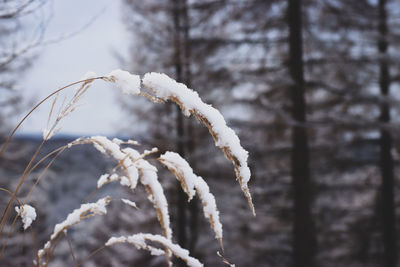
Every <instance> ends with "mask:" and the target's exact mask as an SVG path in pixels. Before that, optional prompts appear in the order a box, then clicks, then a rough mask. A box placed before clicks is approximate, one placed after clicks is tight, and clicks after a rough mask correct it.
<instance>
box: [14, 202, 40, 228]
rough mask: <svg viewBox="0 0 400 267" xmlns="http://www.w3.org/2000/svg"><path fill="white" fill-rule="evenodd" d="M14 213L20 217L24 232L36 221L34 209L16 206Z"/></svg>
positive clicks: (27, 206) (26, 206) (26, 205)
mask: <svg viewBox="0 0 400 267" xmlns="http://www.w3.org/2000/svg"><path fill="white" fill-rule="evenodd" d="M15 211H16V212H17V214H18V216H20V217H21V219H22V222H23V224H24V230H26V229H27V228H28V227H29V226H31V224H32V222H33V221H34V220H36V210H35V208H34V207H32V206H30V205H28V204H25V205H23V206H19V207H18V206H16V207H15Z"/></svg>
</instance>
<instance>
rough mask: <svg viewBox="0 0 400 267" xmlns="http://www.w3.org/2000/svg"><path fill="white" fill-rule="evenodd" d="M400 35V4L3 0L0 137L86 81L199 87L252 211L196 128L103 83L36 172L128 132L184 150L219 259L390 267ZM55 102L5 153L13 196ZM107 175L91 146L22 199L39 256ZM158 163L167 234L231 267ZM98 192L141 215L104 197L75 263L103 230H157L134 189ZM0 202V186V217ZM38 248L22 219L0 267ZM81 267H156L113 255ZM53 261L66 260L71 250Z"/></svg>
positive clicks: (383, 0) (79, 230)
mask: <svg viewBox="0 0 400 267" xmlns="http://www.w3.org/2000/svg"><path fill="white" fill-rule="evenodd" d="M399 26H400V2H399V1H396V0H357V1H348V0H262V1H261V0H164V1H157V0H146V1H142V0H119V1H117V0H114V1H107V0H69V1H61V0H0V138H1V143H4V142H5V140H6V138H7V136H8V135H9V133H10V132H11V130H12V129H13V128H14V127H15V126H16V125H17V123H18V122H19V121H20V120H21V118H22V117H23V116H24V114H26V113H27V112H28V111H29V109H30V108H31V107H33V106H34V105H35V104H36V103H37V102H38V101H40V100H41V99H42V98H44V97H45V96H46V95H48V94H50V93H51V92H53V91H54V90H56V89H58V88H59V87H61V86H64V85H66V84H68V83H71V82H74V81H77V80H79V79H80V78H81V77H82V76H83V75H84V74H85V73H86V72H87V71H94V72H96V73H97V74H98V75H104V74H107V73H109V72H110V71H111V70H113V69H116V68H121V69H126V70H129V71H130V72H132V73H137V74H140V75H143V74H144V73H146V72H149V71H156V72H164V73H166V74H168V75H169V76H171V77H173V78H175V79H176V80H178V81H180V82H183V83H185V84H187V85H188V86H189V87H190V88H193V89H194V90H196V91H197V92H198V93H199V95H200V96H201V97H202V99H203V100H204V101H205V102H207V103H210V104H212V105H213V106H214V107H216V108H217V109H219V110H220V111H221V112H222V114H223V115H224V116H225V118H226V120H227V123H228V125H229V126H231V127H232V128H233V129H234V130H235V131H236V132H237V133H238V135H239V137H240V139H241V143H242V146H243V147H244V148H245V149H246V150H248V151H249V165H250V168H251V170H252V179H251V182H250V190H251V192H252V195H253V200H254V204H255V207H256V212H257V216H256V217H253V216H252V214H251V211H250V210H249V208H248V206H247V202H246V200H245V198H244V197H243V195H242V194H241V192H240V187H239V185H238V184H237V182H236V181H235V174H234V171H233V168H232V165H231V163H230V162H228V161H227V160H226V159H225V158H224V156H223V154H222V152H221V151H219V149H218V148H216V147H215V145H214V142H213V140H212V137H211V136H210V135H209V133H208V131H207V129H206V128H205V127H203V126H202V125H200V124H198V123H197V122H196V121H195V120H194V119H193V118H185V117H183V115H182V114H181V113H180V111H179V110H178V109H177V107H176V106H175V105H174V104H163V105H156V104H153V103H150V102H149V101H147V100H146V99H141V98H135V97H126V95H124V96H123V95H121V94H120V92H119V90H117V88H115V86H112V85H110V84H106V83H104V82H101V81H96V82H95V83H94V85H93V86H92V87H91V88H90V89H89V91H88V93H87V95H86V96H85V98H84V100H83V103H84V105H82V106H81V107H79V109H78V110H77V111H76V112H74V113H73V114H71V116H69V117H68V118H66V119H65V120H64V121H62V123H61V125H60V126H61V129H60V130H59V132H58V134H57V135H56V136H54V137H53V138H52V139H50V140H49V141H47V142H46V144H45V146H44V147H43V149H42V151H41V152H40V154H39V157H38V159H37V160H36V161H38V160H39V159H40V158H41V157H43V156H45V155H46V154H47V153H49V152H50V151H52V150H54V149H56V148H58V147H60V146H62V145H65V144H67V143H68V142H70V141H71V140H74V139H75V138H78V137H79V136H91V135H97V134H101V135H107V136H109V137H115V136H117V137H120V138H132V139H134V140H137V141H139V142H140V143H141V144H143V146H142V147H141V148H151V147H153V146H157V147H158V148H160V150H161V151H165V150H172V151H177V152H179V153H180V154H181V155H184V156H185V158H186V159H188V161H189V162H190V164H191V166H192V167H193V169H194V171H195V173H196V174H198V175H200V176H202V177H203V178H204V179H205V180H206V181H207V182H208V183H209V185H210V190H211V192H212V193H213V194H214V195H215V196H216V202H217V206H218V208H219V210H220V216H221V220H222V223H223V226H224V228H223V229H224V246H225V252H224V256H225V258H226V259H227V260H228V261H230V262H232V263H235V264H236V266H274V267H279V266H285V267H286V266H296V267H313V266H324V267H325V266H326V267H330V266H332V267H333V266H374V267H375V266H385V267H395V266H400V260H399V259H398V252H399V249H400V244H399V240H400V239H399V237H400V236H399V234H398V231H397V230H398V229H399V226H400V225H399V223H400V220H399V216H400V209H399V208H398V206H399V204H400V197H399V189H400V188H399V187H400V184H399V177H398V175H397V174H398V172H399V160H400V154H399V153H400V152H399V151H400V138H399V136H400V135H399V134H400V128H399V127H400V124H399V122H400V120H399V119H398V118H397V117H398V116H399V112H400V108H399V107H400V105H399V103H400V91H399V89H400V87H399V85H400V27H399ZM72 92H73V90H69V91H68V90H67V91H66V92H65V93H64V94H65V95H66V96H68V95H71V94H72ZM62 97H63V96H62ZM50 108H51V101H49V102H48V103H45V104H44V105H42V106H41V107H40V108H39V109H38V110H36V111H35V112H34V113H33V114H32V115H31V116H30V117H29V118H28V120H27V121H26V122H25V123H24V124H23V125H22V127H21V129H20V130H19V131H18V132H17V134H16V135H15V137H14V139H13V141H12V142H11V143H10V145H9V147H8V148H7V150H6V152H5V153H4V154H3V155H2V156H1V158H0V187H2V188H6V189H9V190H14V189H15V188H16V186H17V182H18V178H19V177H21V175H22V173H23V172H24V169H25V167H26V166H27V164H28V162H29V161H30V159H31V157H32V156H33V154H34V152H35V150H36V148H37V147H38V146H39V145H40V143H41V141H42V129H44V128H46V127H47V126H46V125H47V121H48V114H49V110H50ZM49 160H50V159H49ZM49 160H47V161H45V162H44V164H42V165H40V167H38V168H37V169H35V170H34V171H33V173H32V175H30V176H29V177H28V179H27V181H26V182H25V184H24V186H23V187H22V188H21V190H20V191H19V193H18V196H19V197H21V198H22V197H24V196H26V194H27V193H28V190H29V188H30V186H31V185H32V184H33V183H34V182H35V181H36V180H37V178H38V177H39V176H40V174H41V172H42V171H43V170H44V168H45V166H46V163H48V162H49ZM114 166H115V162H113V161H112V160H111V159H109V158H106V157H104V156H102V155H101V154H99V153H98V151H96V150H95V149H93V148H91V147H89V146H78V147H74V148H71V149H68V150H66V151H65V152H63V153H62V155H60V157H58V158H57V160H55V161H54V163H53V164H52V166H51V167H50V168H49V170H47V172H46V173H45V175H44V178H43V179H42V181H41V182H40V184H39V186H38V187H37V188H36V189H35V191H34V193H33V195H32V196H31V198H30V203H31V204H32V205H33V206H35V207H36V208H37V211H38V218H37V220H36V221H35V222H34V223H33V227H34V230H35V233H36V239H37V241H38V245H39V247H42V246H43V244H44V242H45V241H46V240H48V238H49V236H50V234H51V232H52V230H53V228H54V225H55V224H56V223H58V222H60V221H62V220H64V218H65V217H66V216H67V214H68V213H70V212H71V211H72V210H73V209H75V208H78V207H79V205H80V203H82V202H83V201H84V200H85V198H86V197H87V196H88V194H89V193H90V192H91V191H92V190H93V189H94V188H95V187H96V182H97V179H98V178H99V176H100V175H101V174H103V173H106V172H109V171H111V170H112V168H113V167H114ZM159 167H160V168H159V179H160V181H161V183H162V184H163V186H164V188H165V191H166V194H167V199H168V202H169V205H170V206H169V207H170V214H171V220H172V224H173V231H174V241H175V242H176V243H179V244H180V245H181V246H183V247H185V248H188V249H189V250H190V251H191V253H192V254H193V255H194V256H196V257H197V258H199V259H200V260H201V261H202V262H204V263H205V265H206V266H225V264H224V263H223V262H222V259H221V258H220V257H218V256H217V254H216V251H218V250H220V248H219V244H218V242H217V241H216V240H215V239H214V234H213V232H212V230H210V229H209V225H208V222H207V221H206V220H205V219H204V218H203V214H202V211H201V204H200V203H199V202H198V200H195V201H192V202H191V203H190V204H188V203H187V202H186V200H185V198H184V196H182V192H181V190H180V189H179V188H178V185H177V183H176V181H175V178H174V177H173V176H172V175H171V174H170V173H168V172H166V171H165V169H163V168H162V167H161V166H159ZM106 194H111V195H112V196H114V197H116V198H117V197H118V198H120V197H125V198H129V199H132V200H134V201H135V202H136V203H137V204H138V206H139V207H140V209H139V210H135V209H132V208H131V207H128V206H122V205H121V204H120V203H112V204H111V205H110V207H109V211H108V214H107V215H106V216H99V217H97V218H92V219H90V220H88V221H86V222H85V223H83V224H80V225H77V226H75V227H74V228H72V229H71V230H69V232H68V233H69V236H70V239H71V243H72V247H73V250H74V252H75V256H76V258H77V260H78V261H79V262H81V261H83V260H84V259H85V258H86V257H87V256H88V255H89V254H90V253H91V252H92V251H94V250H95V249H97V248H99V247H101V246H102V245H103V244H104V242H106V240H107V239H108V238H109V237H110V236H112V235H120V234H134V233H138V232H151V233H160V232H161V230H160V227H159V226H158V223H157V220H156V213H155V211H154V210H153V209H152V206H151V203H149V201H147V199H146V194H145V192H144V191H143V190H142V189H138V190H137V191H136V192H135V194H132V193H131V192H130V191H129V190H127V189H125V188H121V186H119V185H117V184H115V185H111V184H110V185H107V187H105V188H104V189H103V190H101V191H100V192H98V193H97V194H96V197H94V198H93V200H95V199H97V198H98V197H100V196H104V195H106ZM9 199H10V197H9V195H7V194H6V193H4V192H0V205H1V209H2V210H4V209H5V208H6V206H7V203H8V201H9ZM10 220H11V218H10ZM10 222H11V221H10ZM5 229H6V230H7V229H8V228H7V227H6V228H5ZM3 240H4V238H3V239H2V240H1V241H2V242H3ZM22 243H23V244H24V245H23V246H22V245H21V244H22ZM34 252H35V244H34V242H33V241H32V238H31V237H30V235H29V234H28V233H24V232H23V229H22V226H21V224H20V222H17V224H16V228H15V230H14V231H12V233H11V235H10V239H9V241H8V245H7V247H6V249H5V253H4V256H3V257H2V258H1V260H0V265H1V266H31V265H32V260H33V259H34ZM83 265H84V266H166V263H165V259H164V258H163V257H154V256H151V255H150V254H149V253H147V252H144V251H138V250H136V249H135V248H133V247H131V246H128V245H117V246H115V247H112V248H107V249H105V250H102V251H101V252H99V253H98V254H96V255H95V256H93V257H91V258H90V259H89V260H87V261H86V262H85V263H84V264H83ZM177 265H178V266H181V263H179V262H178V263H177ZM50 266H74V261H73V258H72V257H71V254H70V250H69V247H68V243H67V242H66V241H65V240H61V241H60V243H59V245H58V246H57V249H56V250H55V254H54V256H53V258H52V261H51V263H50Z"/></svg>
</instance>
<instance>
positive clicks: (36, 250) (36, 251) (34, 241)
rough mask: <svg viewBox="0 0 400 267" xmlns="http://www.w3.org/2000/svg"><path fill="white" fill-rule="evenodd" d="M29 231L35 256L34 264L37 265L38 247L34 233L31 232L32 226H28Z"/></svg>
mask: <svg viewBox="0 0 400 267" xmlns="http://www.w3.org/2000/svg"><path fill="white" fill-rule="evenodd" d="M29 228H30V230H31V235H32V240H33V246H34V247H35V255H36V262H37V263H39V256H38V251H39V249H38V246H37V239H36V236H35V232H34V231H33V228H32V225H31V226H29Z"/></svg>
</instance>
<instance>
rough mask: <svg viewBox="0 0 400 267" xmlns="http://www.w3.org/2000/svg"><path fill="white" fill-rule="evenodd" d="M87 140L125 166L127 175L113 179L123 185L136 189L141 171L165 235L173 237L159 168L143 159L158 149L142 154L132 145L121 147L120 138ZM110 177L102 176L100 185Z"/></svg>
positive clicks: (99, 181) (94, 137)
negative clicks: (158, 172) (159, 179)
mask: <svg viewBox="0 0 400 267" xmlns="http://www.w3.org/2000/svg"><path fill="white" fill-rule="evenodd" d="M87 141H90V142H91V143H93V144H94V146H95V147H96V148H97V149H98V150H99V151H100V152H101V153H105V154H107V153H109V154H110V155H111V156H112V157H113V158H115V159H116V160H117V161H118V163H119V164H120V165H121V166H122V167H123V169H124V171H125V173H126V175H127V177H125V176H122V177H116V178H115V179H113V181H114V180H117V179H119V180H120V183H121V185H123V186H129V187H130V188H131V190H134V189H135V188H136V186H137V182H138V179H139V172H140V182H141V183H142V184H143V185H144V186H145V187H146V190H147V191H148V193H149V200H150V201H151V202H152V203H153V205H154V207H155V209H156V210H157V218H158V220H159V221H160V224H161V226H162V228H163V232H164V235H165V237H166V238H168V239H171V238H172V230H171V227H170V217H169V212H168V202H167V199H166V197H165V195H164V190H163V188H162V186H161V184H160V182H159V181H158V176H157V168H156V167H154V166H153V165H151V164H150V163H149V162H148V161H146V160H144V159H143V157H144V156H146V155H147V154H149V153H152V152H155V151H157V149H156V148H153V149H152V150H150V151H145V152H144V153H143V154H140V153H139V152H138V151H137V150H135V149H133V148H131V147H126V148H123V149H121V148H120V146H119V144H121V140H119V139H114V140H113V141H110V140H109V139H107V137H104V136H92V137H91V138H89V139H87ZM110 178H111V177H106V176H102V177H100V179H99V180H98V186H99V185H100V186H103V185H104V184H105V183H107V181H108V180H109V179H110Z"/></svg>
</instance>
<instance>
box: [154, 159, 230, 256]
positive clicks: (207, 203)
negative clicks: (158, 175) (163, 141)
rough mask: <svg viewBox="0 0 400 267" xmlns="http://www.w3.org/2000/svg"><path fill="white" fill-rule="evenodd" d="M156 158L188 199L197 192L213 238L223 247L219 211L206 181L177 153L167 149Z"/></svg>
mask: <svg viewBox="0 0 400 267" xmlns="http://www.w3.org/2000/svg"><path fill="white" fill-rule="evenodd" d="M158 160H159V161H160V162H161V163H162V164H163V165H165V166H166V167H167V168H168V170H169V171H170V172H172V173H173V174H174V175H175V177H176V178H177V179H178V180H179V182H180V184H181V187H182V189H183V190H184V191H185V193H186V194H187V195H188V198H189V201H190V200H191V199H192V198H193V196H194V194H195V192H197V195H198V196H199V198H200V200H201V203H202V204H203V213H204V217H206V218H207V219H208V220H209V221H210V225H211V228H212V229H213V230H214V232H215V238H217V239H218V241H219V242H220V245H221V248H223V245H222V224H221V222H220V220H219V211H218V209H217V204H216V202H215V197H214V195H213V194H211V193H210V188H209V187H208V185H207V183H206V182H205V181H204V180H203V178H201V177H200V176H197V175H196V174H194V173H193V170H192V168H191V167H190V165H189V163H187V161H186V160H185V159H184V158H182V157H181V156H180V155H179V154H178V153H175V152H170V151H168V152H166V153H165V154H163V155H161V156H160V158H159V159H158Z"/></svg>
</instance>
